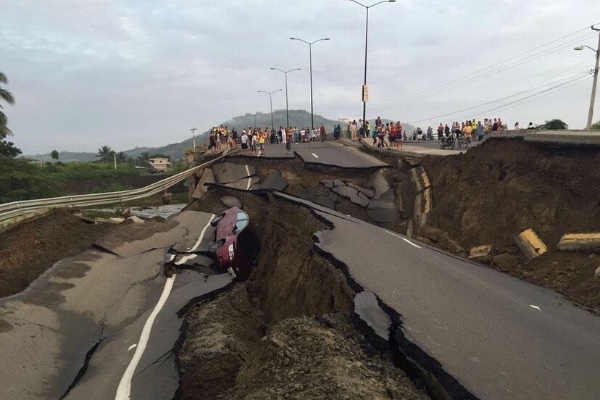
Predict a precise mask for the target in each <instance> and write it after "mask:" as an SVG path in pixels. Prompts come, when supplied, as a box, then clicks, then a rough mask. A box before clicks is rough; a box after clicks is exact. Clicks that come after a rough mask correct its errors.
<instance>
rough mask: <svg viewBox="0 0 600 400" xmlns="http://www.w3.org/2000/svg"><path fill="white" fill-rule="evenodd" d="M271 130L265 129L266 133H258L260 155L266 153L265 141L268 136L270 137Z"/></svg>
mask: <svg viewBox="0 0 600 400" xmlns="http://www.w3.org/2000/svg"><path fill="white" fill-rule="evenodd" d="M268 132H269V130H268V129H265V131H264V132H260V131H259V132H258V155H259V156H260V155H262V154H263V153H264V151H265V140H266V139H267V136H268V135H269V133H268Z"/></svg>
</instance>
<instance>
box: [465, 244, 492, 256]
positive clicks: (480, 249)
mask: <svg viewBox="0 0 600 400" xmlns="http://www.w3.org/2000/svg"><path fill="white" fill-rule="evenodd" d="M491 251H492V245H489V244H486V245H483V246H475V247H471V250H470V251H469V258H481V257H486V256H488V255H489V254H490V252H491Z"/></svg>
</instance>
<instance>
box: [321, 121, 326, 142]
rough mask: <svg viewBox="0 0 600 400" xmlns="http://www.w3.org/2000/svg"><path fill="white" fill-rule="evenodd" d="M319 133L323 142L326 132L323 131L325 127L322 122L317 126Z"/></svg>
mask: <svg viewBox="0 0 600 400" xmlns="http://www.w3.org/2000/svg"><path fill="white" fill-rule="evenodd" d="M319 135H320V136H321V142H324V141H325V139H326V138H327V133H326V132H325V127H324V126H323V124H321V126H320V127H319Z"/></svg>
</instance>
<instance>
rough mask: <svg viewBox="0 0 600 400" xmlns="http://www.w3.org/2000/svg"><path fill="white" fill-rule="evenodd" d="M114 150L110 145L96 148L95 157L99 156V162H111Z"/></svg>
mask: <svg viewBox="0 0 600 400" xmlns="http://www.w3.org/2000/svg"><path fill="white" fill-rule="evenodd" d="M113 153H114V150H113V149H111V148H110V146H102V147H100V148H99V149H98V154H97V155H96V157H99V158H100V162H111V161H112V160H113Z"/></svg>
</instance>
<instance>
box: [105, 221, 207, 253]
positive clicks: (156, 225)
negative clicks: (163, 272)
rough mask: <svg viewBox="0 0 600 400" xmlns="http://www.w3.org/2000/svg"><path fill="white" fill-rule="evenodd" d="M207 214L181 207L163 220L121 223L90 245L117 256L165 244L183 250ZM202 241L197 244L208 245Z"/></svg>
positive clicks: (194, 238) (192, 242)
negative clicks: (173, 214)
mask: <svg viewBox="0 0 600 400" xmlns="http://www.w3.org/2000/svg"><path fill="white" fill-rule="evenodd" d="M211 218H212V215H211V214H208V213H203V212H199V211H183V212H181V213H179V214H177V215H176V216H174V217H173V218H171V219H168V220H166V221H165V222H164V223H160V222H156V221H154V220H149V221H147V222H146V223H145V224H143V225H142V224H124V225H121V226H119V229H117V230H115V231H113V232H111V233H110V234H108V235H105V236H103V237H101V238H100V239H98V240H97V241H95V242H94V246H96V247H98V248H101V249H104V250H106V251H108V252H110V253H113V254H116V255H119V256H121V257H130V256H133V255H136V254H142V253H144V252H148V251H150V250H152V249H168V248H169V247H172V248H173V249H174V250H175V251H178V252H181V253H183V252H186V251H190V249H191V248H193V247H194V245H195V243H196V242H197V241H198V237H200V234H201V232H202V229H203V227H205V226H206V225H207V224H208V221H210V219H211ZM210 236H211V235H210V234H208V233H207V234H206V235H205V237H204V241H205V242H206V243H208V242H209V241H210ZM212 237H214V234H213V236H212ZM213 240H214V239H213ZM206 243H204V242H203V243H202V244H201V245H203V246H204V245H205V246H206V248H208V245H207V244H206Z"/></svg>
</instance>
